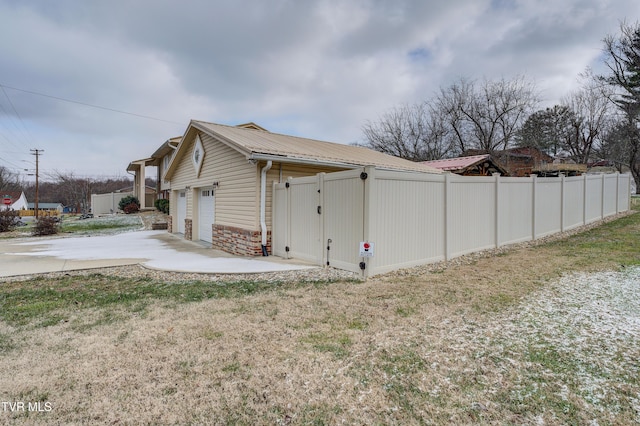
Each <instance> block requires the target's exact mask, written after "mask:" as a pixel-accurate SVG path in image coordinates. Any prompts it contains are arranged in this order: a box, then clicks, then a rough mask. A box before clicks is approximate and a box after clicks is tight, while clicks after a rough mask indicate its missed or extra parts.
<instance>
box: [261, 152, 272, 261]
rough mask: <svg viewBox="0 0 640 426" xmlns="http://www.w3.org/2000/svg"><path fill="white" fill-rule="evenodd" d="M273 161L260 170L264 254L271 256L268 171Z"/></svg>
mask: <svg viewBox="0 0 640 426" xmlns="http://www.w3.org/2000/svg"><path fill="white" fill-rule="evenodd" d="M272 165H273V162H272V161H271V160H269V161H267V165H266V166H264V167H263V168H262V171H261V172H260V228H261V231H262V255H263V256H269V252H268V251H267V220H266V210H267V200H266V198H267V172H268V171H269V170H270V169H271V166H272Z"/></svg>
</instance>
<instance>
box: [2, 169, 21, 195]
mask: <svg viewBox="0 0 640 426" xmlns="http://www.w3.org/2000/svg"><path fill="white" fill-rule="evenodd" d="M20 189H21V183H20V176H19V175H18V174H17V173H13V172H12V171H11V170H9V169H7V168H6V167H4V166H0V191H19V190H20ZM0 195H2V194H0Z"/></svg>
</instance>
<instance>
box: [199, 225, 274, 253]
mask: <svg viewBox="0 0 640 426" xmlns="http://www.w3.org/2000/svg"><path fill="white" fill-rule="evenodd" d="M212 228H213V243H212V244H211V247H212V248H214V249H218V250H222V251H226V252H227V253H232V254H237V255H240V256H262V236H261V234H260V231H250V230H248V229H242V228H236V227H234V226H225V225H213V226H212ZM267 252H268V253H269V254H271V231H268V234H267Z"/></svg>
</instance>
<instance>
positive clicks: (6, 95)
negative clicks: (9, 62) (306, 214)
mask: <svg viewBox="0 0 640 426" xmlns="http://www.w3.org/2000/svg"><path fill="white" fill-rule="evenodd" d="M0 88H2V93H4V96H5V97H6V98H7V101H9V105H11V109H13V112H14V113H15V115H16V116H17V117H18V119H19V120H20V122H21V123H22V127H23V129H24V134H25V135H26V136H27V139H29V138H31V139H33V137H32V136H31V134H30V133H29V130H28V129H27V126H26V125H25V124H24V121H23V120H22V116H21V115H20V113H19V112H18V110H17V109H16V107H15V105H14V104H13V102H12V101H11V98H10V97H9V94H8V93H7V91H6V90H4V87H3V86H2V85H0ZM0 108H2V110H3V111H4V113H5V114H6V115H7V117H11V115H10V114H9V113H7V111H6V110H5V108H4V105H2V104H0ZM11 121H12V122H13V125H14V126H15V128H16V130H18V131H20V128H19V127H18V126H17V125H16V124H15V122H14V121H13V120H11ZM5 127H6V128H7V130H9V127H7V126H6V125H5ZM10 133H12V132H11V131H10ZM2 136H3V137H4V138H5V139H6V140H7V142H9V143H10V144H11V145H13V146H15V147H16V148H18V149H20V147H19V146H18V145H17V144H16V143H15V142H13V141H12V140H10V139H9V138H7V137H6V136H4V135H2Z"/></svg>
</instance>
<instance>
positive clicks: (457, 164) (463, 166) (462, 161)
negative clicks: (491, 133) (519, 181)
mask: <svg viewBox="0 0 640 426" xmlns="http://www.w3.org/2000/svg"><path fill="white" fill-rule="evenodd" d="M485 162H489V163H491V166H492V168H495V169H497V170H498V171H499V172H500V173H502V174H503V175H505V174H507V173H506V170H505V169H504V168H503V167H502V166H500V165H499V164H497V163H496V162H495V161H493V159H492V158H491V155H490V154H482V155H471V156H468V157H456V158H446V159H443V160H433V161H423V162H422V164H426V165H428V166H431V167H435V168H437V169H440V170H445V171H451V172H458V173H461V172H464V171H465V170H467V169H470V168H472V167H475V166H477V165H480V164H483V163H485Z"/></svg>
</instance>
